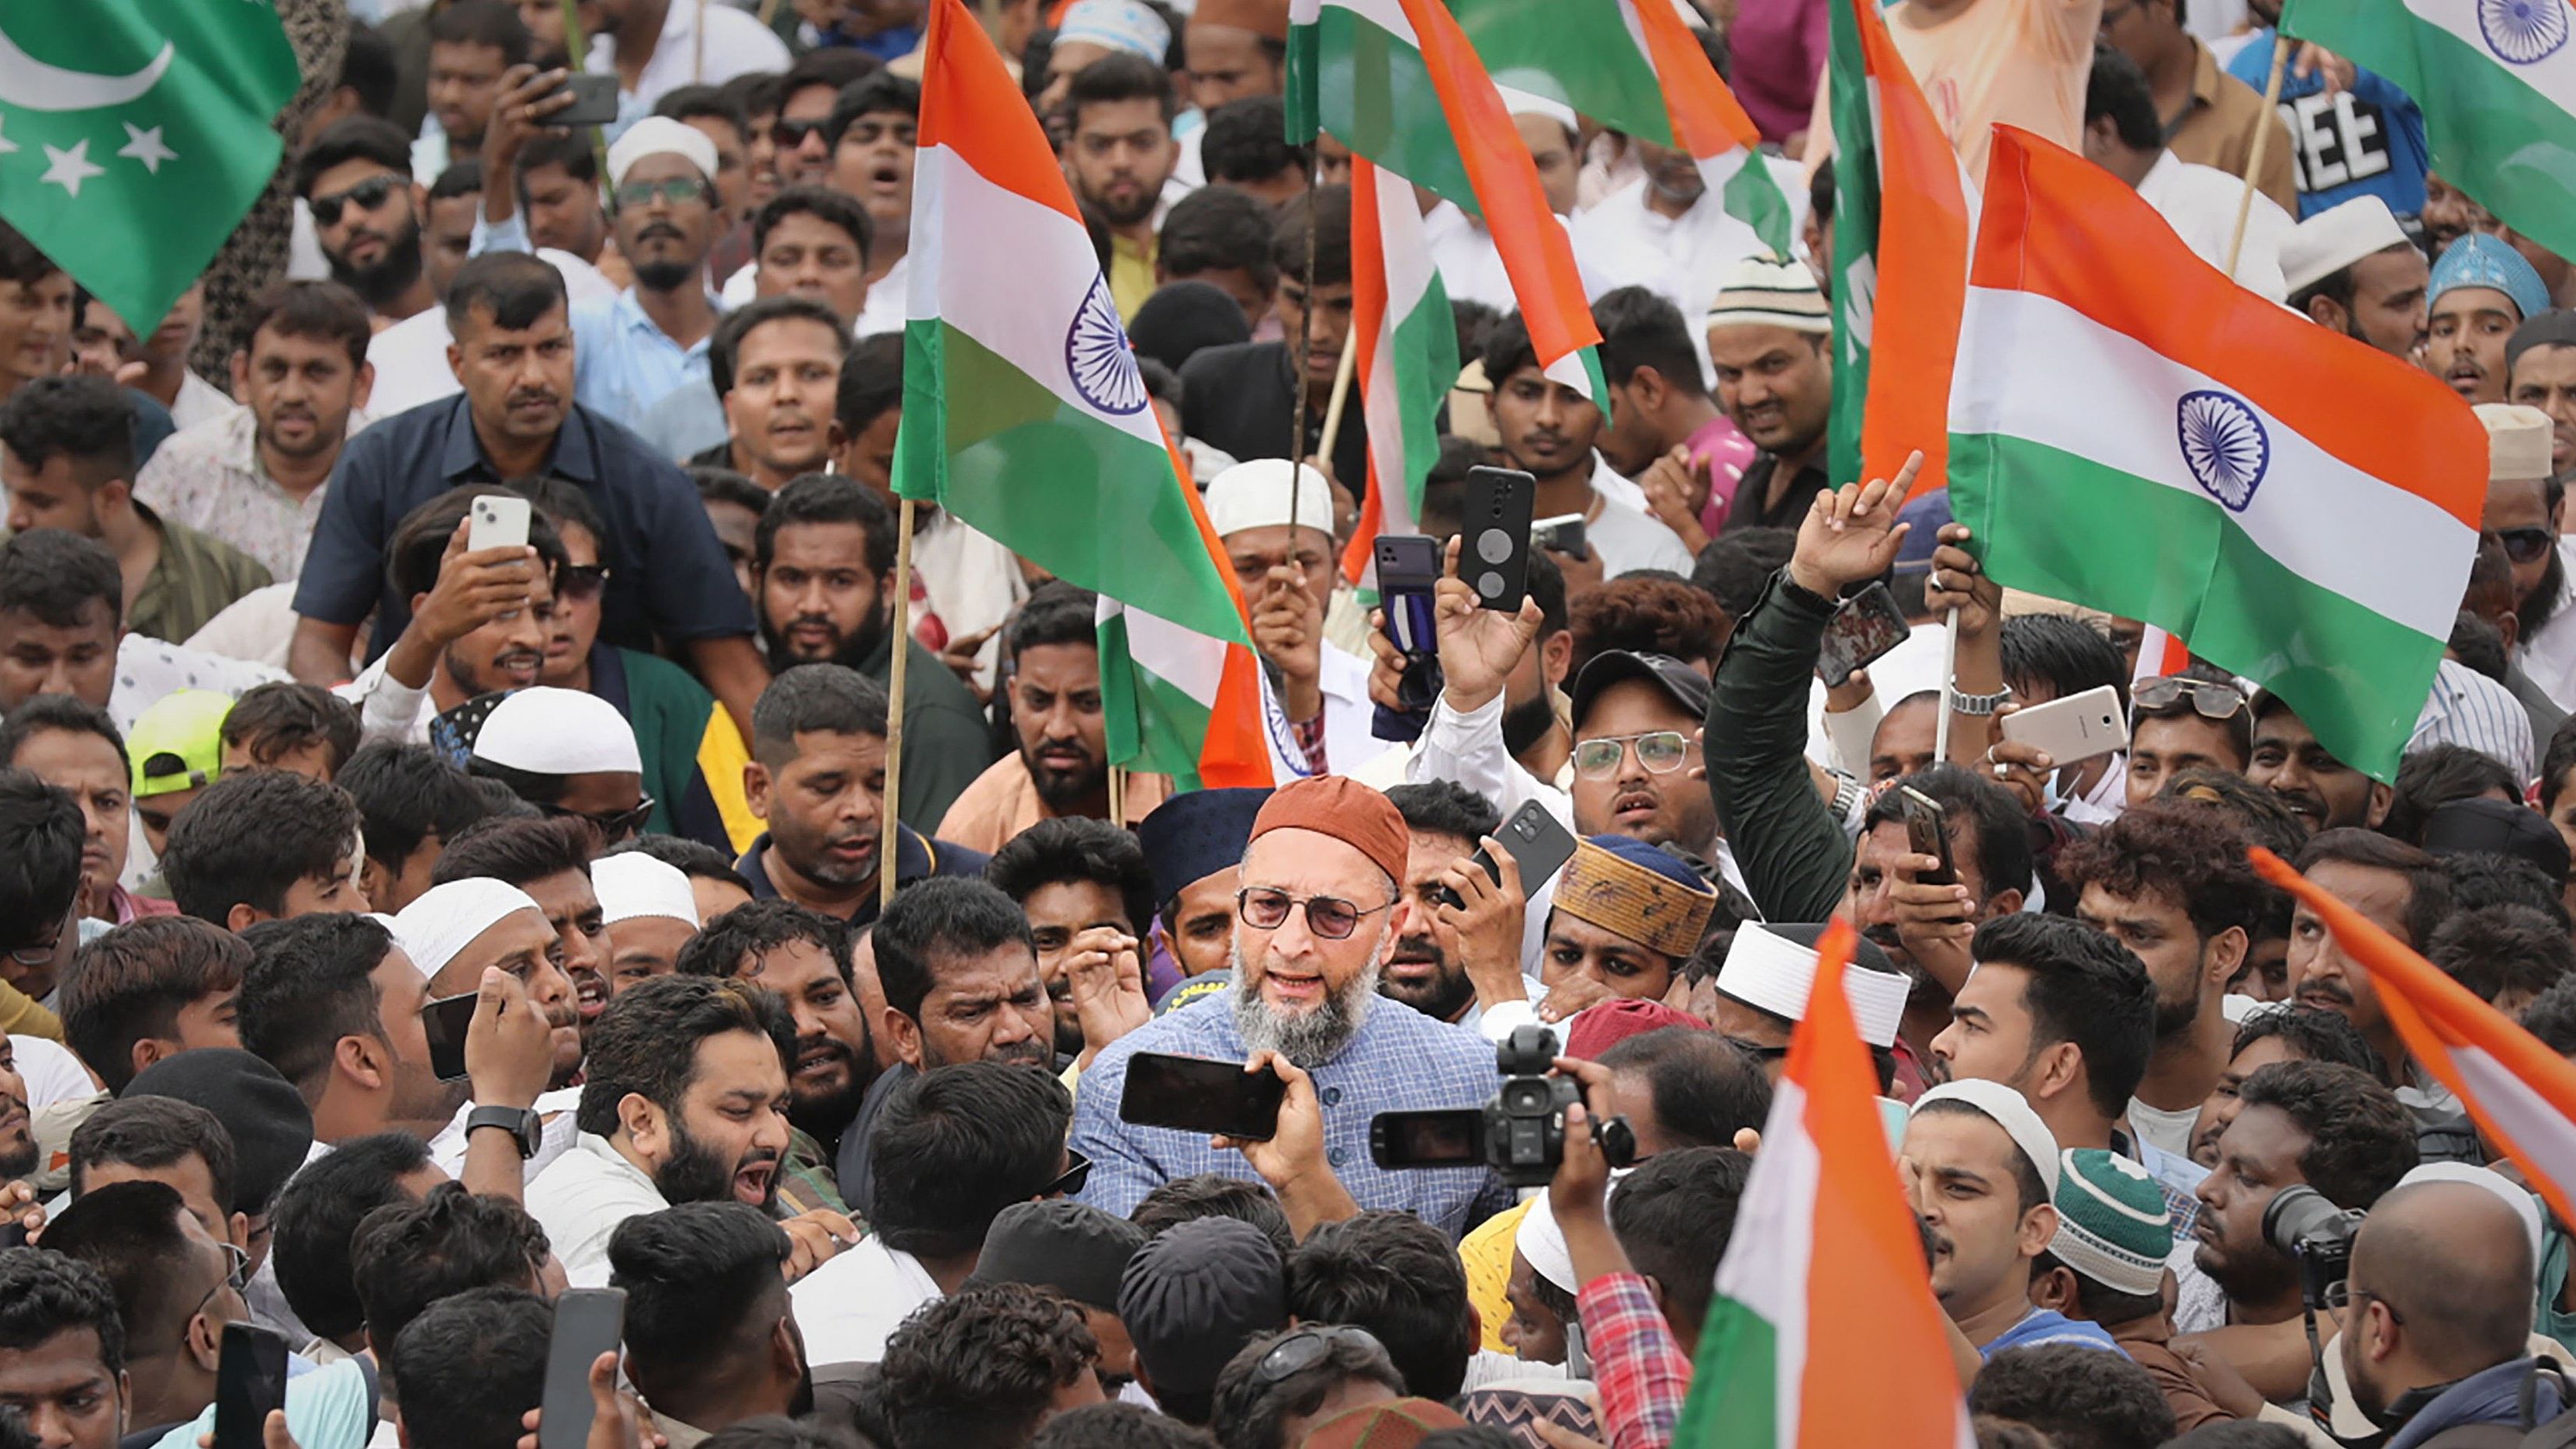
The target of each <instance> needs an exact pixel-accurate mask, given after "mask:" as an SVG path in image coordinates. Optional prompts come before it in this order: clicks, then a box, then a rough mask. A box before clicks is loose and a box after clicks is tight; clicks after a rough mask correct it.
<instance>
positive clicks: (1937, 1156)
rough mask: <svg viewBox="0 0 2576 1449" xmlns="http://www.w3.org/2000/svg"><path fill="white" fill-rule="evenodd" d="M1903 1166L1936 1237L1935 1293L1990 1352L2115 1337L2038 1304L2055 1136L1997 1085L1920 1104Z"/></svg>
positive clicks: (1945, 1092)
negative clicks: (2034, 1291)
mask: <svg viewBox="0 0 2576 1449" xmlns="http://www.w3.org/2000/svg"><path fill="white" fill-rule="evenodd" d="M1896 1166H1897V1173H1898V1175H1899V1176H1900V1177H1901V1178H1902V1179H1903V1180H1904V1183H1905V1191H1906V1195H1907V1196H1908V1197H1909V1198H1910V1199H1911V1200H1912V1202H1913V1206H1914V1214H1915V1216H1916V1217H1917V1218H1919V1219H1921V1220H1922V1223H1923V1227H1924V1229H1925V1231H1926V1233H1927V1234H1928V1235H1929V1236H1930V1237H1931V1239H1932V1293H1933V1296H1934V1297H1936V1298H1938V1299H1940V1300H1941V1309H1942V1311H1943V1312H1945V1313H1947V1314H1949V1315H1950V1321H1951V1322H1952V1323H1953V1324H1956V1325H1957V1326H1958V1329H1959V1332H1960V1333H1961V1334H1962V1335H1964V1336H1965V1337H1966V1338H1967V1340H1968V1342H1970V1343H1971V1344H1974V1345H1975V1346H1976V1349H1977V1352H1978V1353H1979V1354H1980V1355H1982V1356H1983V1357H1986V1358H1992V1357H1994V1356H1995V1355H1996V1354H1998V1353H2001V1352H2003V1351H2004V1350H2005V1349H2008V1348H2023V1347H2028V1346H2030V1345H2033V1344H2042V1343H2081V1344H2085V1345H2088V1346H2090V1347H2094V1348H2099V1349H2103V1350H2106V1351H2109V1352H2115V1353H2116V1352H2118V1347H2117V1345H2115V1344H2114V1343H2112V1341H2111V1335H2109V1334H2108V1333H2105V1332H2103V1331H2102V1329H2101V1327H2100V1326H2099V1325H2096V1324H2091V1323H2079V1322H2077V1321H2075V1320H2073V1319H2070V1318H2068V1317H2067V1316H2066V1315H2064V1314H2062V1313H2059V1312H2058V1311H2056V1310H2055V1309H2052V1308H2041V1307H2039V1306H2037V1305H2036V1304H2034V1303H2032V1302H2031V1297H2030V1290H2031V1280H2032V1278H2033V1276H2034V1270H2035V1268H2036V1264H2037V1261H2038V1258H2039V1255H2040V1254H2042V1253H2044V1252H2046V1251H2048V1249H2049V1245H2050V1244H2051V1243H2052V1242H2053V1241H2054V1240H2055V1238H2056V1236H2057V1223H2058V1215H2057V1205H2056V1202H2055V1201H2054V1199H2055V1197H2056V1194H2057V1180H2058V1172H2059V1159H2058V1148H2057V1139H2056V1138H2055V1137H2054V1136H2051V1135H2050V1133H2049V1130H2048V1127H2047V1124H2045V1123H2043V1122H2041V1121H2040V1120H2039V1114H2038V1113H2037V1112H2034V1111H2032V1110H2031V1107H2030V1103H2028V1102H2027V1101H2024V1100H2023V1099H2022V1095H2021V1093H2019V1092H2016V1091H2014V1090H2013V1089H2012V1088H2010V1087H2007V1086H2005V1085H2003V1084H2002V1083H2001V1082H1988V1081H1974V1080H1961V1081H1956V1082H1945V1083H1943V1084H1942V1085H1940V1086H1937V1087H1934V1088H1933V1089H1932V1090H1930V1091H1928V1092H1925V1093H1924V1094H1923V1095H1922V1096H1921V1097H1920V1098H1919V1099H1917V1100H1916V1101H1915V1103H1914V1115H1913V1119H1912V1120H1911V1121H1909V1122H1908V1123H1907V1124H1906V1127H1905V1142H1904V1145H1903V1146H1902V1147H1901V1148H1899V1149H1898V1153H1897V1164H1896Z"/></svg>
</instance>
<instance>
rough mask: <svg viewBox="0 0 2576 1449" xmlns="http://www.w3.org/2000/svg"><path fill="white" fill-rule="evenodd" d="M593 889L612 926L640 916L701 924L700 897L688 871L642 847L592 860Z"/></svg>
mask: <svg viewBox="0 0 2576 1449" xmlns="http://www.w3.org/2000/svg"><path fill="white" fill-rule="evenodd" d="M590 888H591V889H592V890H594V891H597V892H598V893H599V915H600V919H601V920H603V921H606V922H607V923H608V924H609V925H612V926H613V925H616V924H617V923H618V922H620V921H631V920H634V919H635V918H636V917H638V916H667V917H669V918H670V919H672V920H675V921H686V922H688V923H689V924H690V925H692V926H695V925H697V924H698V896H697V892H696V891H694V890H691V889H690V888H689V877H688V875H687V873H686V872H684V871H682V870H681V869H680V868H679V867H678V866H675V865H671V864H669V863H667V862H664V861H659V860H655V859H654V858H653V857H651V856H649V855H646V854H645V853H644V852H642V851H640V850H628V851H621V852H619V853H618V854H616V855H603V856H601V857H600V858H599V859H597V860H594V861H592V862H591V863H590Z"/></svg>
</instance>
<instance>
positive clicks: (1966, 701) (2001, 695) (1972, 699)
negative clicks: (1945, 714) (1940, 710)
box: [1950, 679, 2012, 717]
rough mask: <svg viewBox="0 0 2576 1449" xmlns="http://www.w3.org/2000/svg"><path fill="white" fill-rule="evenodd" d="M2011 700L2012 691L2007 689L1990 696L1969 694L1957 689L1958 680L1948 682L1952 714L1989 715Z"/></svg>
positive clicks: (1999, 690)
mask: <svg viewBox="0 0 2576 1449" xmlns="http://www.w3.org/2000/svg"><path fill="white" fill-rule="evenodd" d="M2011 698H2012V690H2011V689H2009V688H2005V689H1998V690H1996V691H1995V692H1994V693H1992V694H1970V693H1968V692H1967V691H1966V690H1964V689H1961V688H1960V687H1959V681H1958V680H1956V679H1953V680H1951V681H1950V711H1951V713H1953V714H1964V715H1973V716H1978V717H1983V716H1986V715H1991V714H1993V713H1994V712H1995V711H1996V710H1997V709H1999V708H2001V707H2002V706H2003V705H2004V704H2005V703H2006V702H2007V701H2009V700H2010V699H2011Z"/></svg>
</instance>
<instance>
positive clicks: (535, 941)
mask: <svg viewBox="0 0 2576 1449" xmlns="http://www.w3.org/2000/svg"><path fill="white" fill-rule="evenodd" d="M392 929H393V933H394V944H395V945H397V946H400V947H401V948H402V950H403V953H404V954H405V955H407V956H409V957H410V958H411V964H412V965H414V966H416V967H418V968H419V969H420V974H421V975H422V976H424V977H426V978H428V981H429V999H430V1000H431V1001H439V1000H443V999H445V998H447V997H450V996H462V995H465V994H466V993H468V992H471V991H474V990H477V989H479V988H480V987H481V985H482V983H483V968H485V967H487V966H497V967H499V968H500V969H501V971H502V973H503V974H505V975H509V976H514V977H517V978H518V980H519V981H520V983H521V984H522V985H524V986H525V987H526V988H527V993H528V1000H529V1001H531V1002H533V1003H534V1004H535V1005H536V1007H537V1009H538V1010H539V1011H542V1012H544V1013H545V1017H546V1024H547V1026H548V1027H549V1028H550V1029H551V1030H552V1033H553V1037H552V1040H553V1044H554V1081H555V1082H556V1084H558V1085H559V1084H561V1083H563V1082H567V1081H570V1080H571V1079H572V1076H573V1074H574V1073H575V1072H577V1071H579V1070H580V1068H581V1016H580V1011H579V1007H578V1005H577V1004H576V998H575V994H574V991H573V984H572V978H571V977H569V976H566V975H565V974H564V971H563V968H562V967H561V966H559V965H557V964H555V958H554V954H553V948H554V947H555V946H556V944H557V941H556V935H555V928H554V926H553V925H552V924H551V923H549V922H548V921H547V920H546V912H545V908H544V907H543V906H540V905H538V904H537V902H536V900H535V898H534V897H532V896H530V895H529V894H528V893H527V892H526V891H523V890H521V889H519V888H518V887H517V886H514V885H509V884H506V883H504V882H502V881H497V880H493V879H491V878H490V877H488V876H469V877H467V878H466V879H464V880H452V881H449V882H447V883H446V884H445V885H435V886H431V887H430V888H429V889H428V890H426V891H423V892H421V894H420V898H419V899H417V900H415V901H413V902H412V903H411V904H410V905H407V906H405V907H403V908H402V914H400V915H398V916H395V917H394V918H393V926H392Z"/></svg>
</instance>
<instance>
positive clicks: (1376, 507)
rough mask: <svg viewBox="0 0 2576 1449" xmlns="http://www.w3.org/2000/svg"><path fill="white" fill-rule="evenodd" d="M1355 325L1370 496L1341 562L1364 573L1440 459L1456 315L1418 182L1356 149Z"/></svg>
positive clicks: (1399, 527) (1409, 524) (1410, 518)
mask: <svg viewBox="0 0 2576 1449" xmlns="http://www.w3.org/2000/svg"><path fill="white" fill-rule="evenodd" d="M1351 334H1352V345H1353V346H1355V347H1357V348H1358V349H1359V355H1358V356H1357V357H1356V358H1354V359H1353V366H1355V367H1356V368H1357V369H1358V376H1357V377H1356V379H1354V380H1355V381H1356V382H1357V383H1358V384H1359V390H1360V413H1361V416H1362V417H1363V418H1365V419H1366V420H1367V422H1368V496H1367V499H1366V501H1364V502H1363V503H1361V505H1360V518H1359V526H1358V528H1357V529H1355V530H1354V531H1353V532H1352V534H1351V543H1350V547H1349V548H1348V549H1347V550H1345V551H1344V553H1343V555H1342V571H1343V573H1344V574H1345V575H1347V576H1348V577H1350V578H1352V579H1354V580H1365V579H1368V578H1369V575H1370V546H1371V544H1372V543H1373V542H1374V541H1375V540H1376V538H1377V536H1378V535H1379V534H1382V533H1414V532H1417V531H1419V529H1420V522H1419V520H1420V518H1421V511H1422V484H1423V480H1424V479H1425V478H1427V477H1428V476H1429V475H1430V472H1431V466H1432V464H1434V463H1436V462H1438V461H1439V459H1440V418H1439V415H1440V404H1441V401H1442V400H1443V399H1444V398H1446V397H1447V396H1448V395H1449V387H1450V384H1452V383H1454V382H1456V381H1457V380H1458V324H1457V322H1456V320H1455V319H1454V318H1453V317H1452V315H1451V314H1450V311H1449V294H1448V293H1447V292H1446V291H1444V290H1442V288H1441V286H1440V272H1439V269H1438V268H1436V267H1434V266H1432V265H1431V250H1430V248H1429V247H1427V246H1425V245H1424V244H1423V239H1422V210H1421V208H1420V207H1419V206H1418V205H1417V204H1416V203H1415V202H1414V199H1413V184H1412V183H1411V182H1409V181H1406V180H1405V179H1404V178H1403V177H1401V176H1398V175H1396V174H1395V173H1394V172H1392V171H1387V170H1383V169H1381V168H1380V167H1378V166H1376V165H1373V164H1372V163H1371V162H1370V161H1369V160H1368V158H1367V157H1365V156H1353V157H1352V158H1351ZM1372 586H1373V584H1372Z"/></svg>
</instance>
